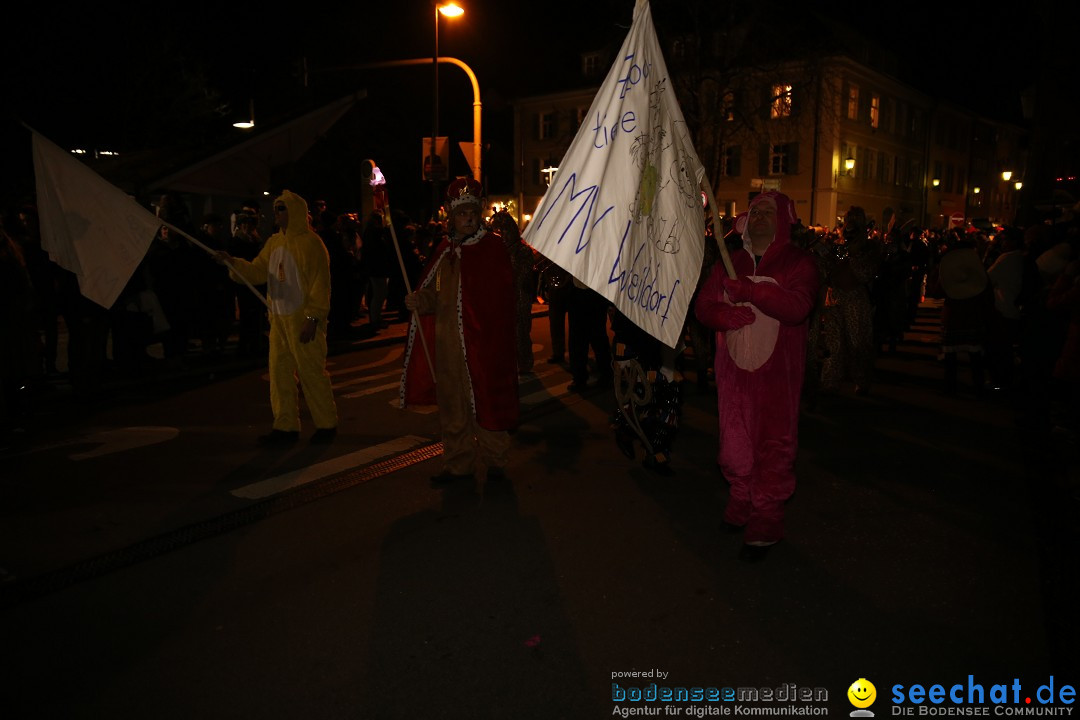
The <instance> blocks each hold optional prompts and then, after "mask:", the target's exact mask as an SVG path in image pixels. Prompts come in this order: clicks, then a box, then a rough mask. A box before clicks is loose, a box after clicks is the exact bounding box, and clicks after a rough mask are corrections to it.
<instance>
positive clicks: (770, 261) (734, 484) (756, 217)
mask: <svg viewBox="0 0 1080 720" xmlns="http://www.w3.org/2000/svg"><path fill="white" fill-rule="evenodd" d="M794 222H796V216H795V211H794V206H793V203H792V201H791V199H790V198H789V197H788V196H787V195H784V194H782V193H779V192H775V191H768V192H764V193H761V194H760V195H757V196H756V197H755V198H754V199H753V200H752V201H751V202H750V207H749V210H748V211H747V212H746V213H744V214H742V215H740V216H739V217H738V218H737V220H736V224H735V227H736V230H737V231H739V232H740V234H741V235H742V238H743V247H742V249H740V250H738V251H736V252H735V253H733V254H732V256H731V262H732V265H733V266H734V270H735V273H736V274H737V277H736V278H734V279H732V278H730V277H729V276H728V274H727V272H726V271H725V265H724V264H723V263H717V264H716V267H715V268H714V269H713V273H712V275H711V276H710V277H709V280H708V281H707V282H706V283H705V287H703V288H702V291H701V293H700V294H699V295H698V299H697V303H696V305H695V312H696V314H697V316H698V318H699V319H700V320H701V321H702V322H703V323H705V325H706V326H707V327H710V328H712V329H713V330H715V331H716V370H715V375H716V389H717V398H718V415H719V433H720V435H719V437H720V451H719V465H720V470H721V471H722V472H723V474H724V477H725V479H726V480H727V481H728V483H729V484H730V492H729V496H728V503H727V507H726V508H725V509H724V516H723V523H722V528H723V529H725V530H728V531H733V532H739V531H742V532H743V533H744V535H743V546H742V549H741V550H740V553H739V557H740V558H741V559H743V560H745V561H748V562H755V561H760V560H762V559H764V558H765V556H766V554H767V553H768V551H769V548H770V547H772V546H773V545H774V544H775V543H776V542H778V541H779V540H780V539H781V538H783V537H784V503H785V502H786V501H787V499H788V498H789V497H791V494H792V493H793V492H794V491H795V468H794V465H795V456H796V453H797V451H798V428H799V404H800V399H801V397H800V396H801V393H802V383H803V371H804V369H805V365H806V344H807V320H808V318H809V316H810V313H811V311H812V310H813V309H814V303H815V301H816V299H817V294H818V286H819V279H818V270H817V267H816V266H815V264H814V261H813V259H812V258H811V256H810V254H809V253H808V252H807V251H805V250H803V249H802V248H800V247H798V246H797V245H794V244H792V242H791V235H790V232H791V225H792V223H794Z"/></svg>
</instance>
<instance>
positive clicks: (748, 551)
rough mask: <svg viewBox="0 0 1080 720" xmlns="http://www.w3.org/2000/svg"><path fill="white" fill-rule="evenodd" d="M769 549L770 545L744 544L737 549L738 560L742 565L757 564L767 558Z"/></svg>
mask: <svg viewBox="0 0 1080 720" xmlns="http://www.w3.org/2000/svg"><path fill="white" fill-rule="evenodd" d="M773 544H775V543H773ZM771 549H772V545H751V544H749V543H744V544H743V546H742V547H741V548H740V549H739V559H740V560H742V561H743V562H744V563H759V562H761V561H762V560H764V559H765V558H766V557H767V556H768V554H769V550H771Z"/></svg>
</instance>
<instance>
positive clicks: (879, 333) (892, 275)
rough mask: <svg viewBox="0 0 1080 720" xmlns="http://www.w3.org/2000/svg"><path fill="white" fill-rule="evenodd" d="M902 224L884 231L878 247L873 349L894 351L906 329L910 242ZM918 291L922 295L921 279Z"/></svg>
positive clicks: (907, 323) (873, 291) (874, 284)
mask: <svg viewBox="0 0 1080 720" xmlns="http://www.w3.org/2000/svg"><path fill="white" fill-rule="evenodd" d="M902 233H903V231H902V226H895V227H893V229H891V230H890V231H889V232H888V233H886V234H885V241H884V243H883V245H882V248H881V266H880V267H879V268H878V274H877V277H876V278H874V282H873V285H872V295H873V297H872V301H873V305H874V349H875V351H877V350H881V349H882V348H884V349H885V350H886V351H887V352H889V353H895V352H896V345H897V343H899V342H900V341H901V340H903V339H904V332H905V331H906V330H907V329H908V326H909V318H908V301H909V298H910V290H911V285H912V284H913V281H912V279H911V272H912V270H911V263H912V258H911V251H910V248H911V243H910V242H906V241H905V239H904V238H903V235H902ZM919 284H920V288H919V294H920V295H921V294H922V289H921V284H922V283H921V282H920V283H919Z"/></svg>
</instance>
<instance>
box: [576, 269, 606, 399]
mask: <svg viewBox="0 0 1080 720" xmlns="http://www.w3.org/2000/svg"><path fill="white" fill-rule="evenodd" d="M609 307H611V303H610V302H608V300H607V298H605V297H604V296H603V295H601V294H600V293H598V292H596V291H595V290H593V289H592V288H590V287H589V286H588V285H586V284H585V283H583V282H581V281H580V280H578V279H577V278H572V279H571V289H570V303H569V306H568V308H567V315H568V317H569V320H570V322H569V325H570V337H569V340H570V343H569V351H570V377H571V382H570V385H568V386H567V389H569V390H570V392H577V393H583V392H585V390H586V389H587V388H588V387H589V375H590V373H589V349H590V348H591V349H592V355H593V360H594V362H595V363H596V364H595V373H596V384H595V387H602V388H605V387H611V384H612V382H613V381H614V378H615V370H614V369H613V368H612V366H611V340H610V339H609V338H608V318H607V316H608V308H609Z"/></svg>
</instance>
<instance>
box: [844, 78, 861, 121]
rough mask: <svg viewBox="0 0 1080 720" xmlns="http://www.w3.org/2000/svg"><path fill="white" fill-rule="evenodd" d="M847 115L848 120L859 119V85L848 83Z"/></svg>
mask: <svg viewBox="0 0 1080 720" xmlns="http://www.w3.org/2000/svg"><path fill="white" fill-rule="evenodd" d="M847 116H848V120H858V119H859V86H858V85H854V84H852V85H848V92H847Z"/></svg>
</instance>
